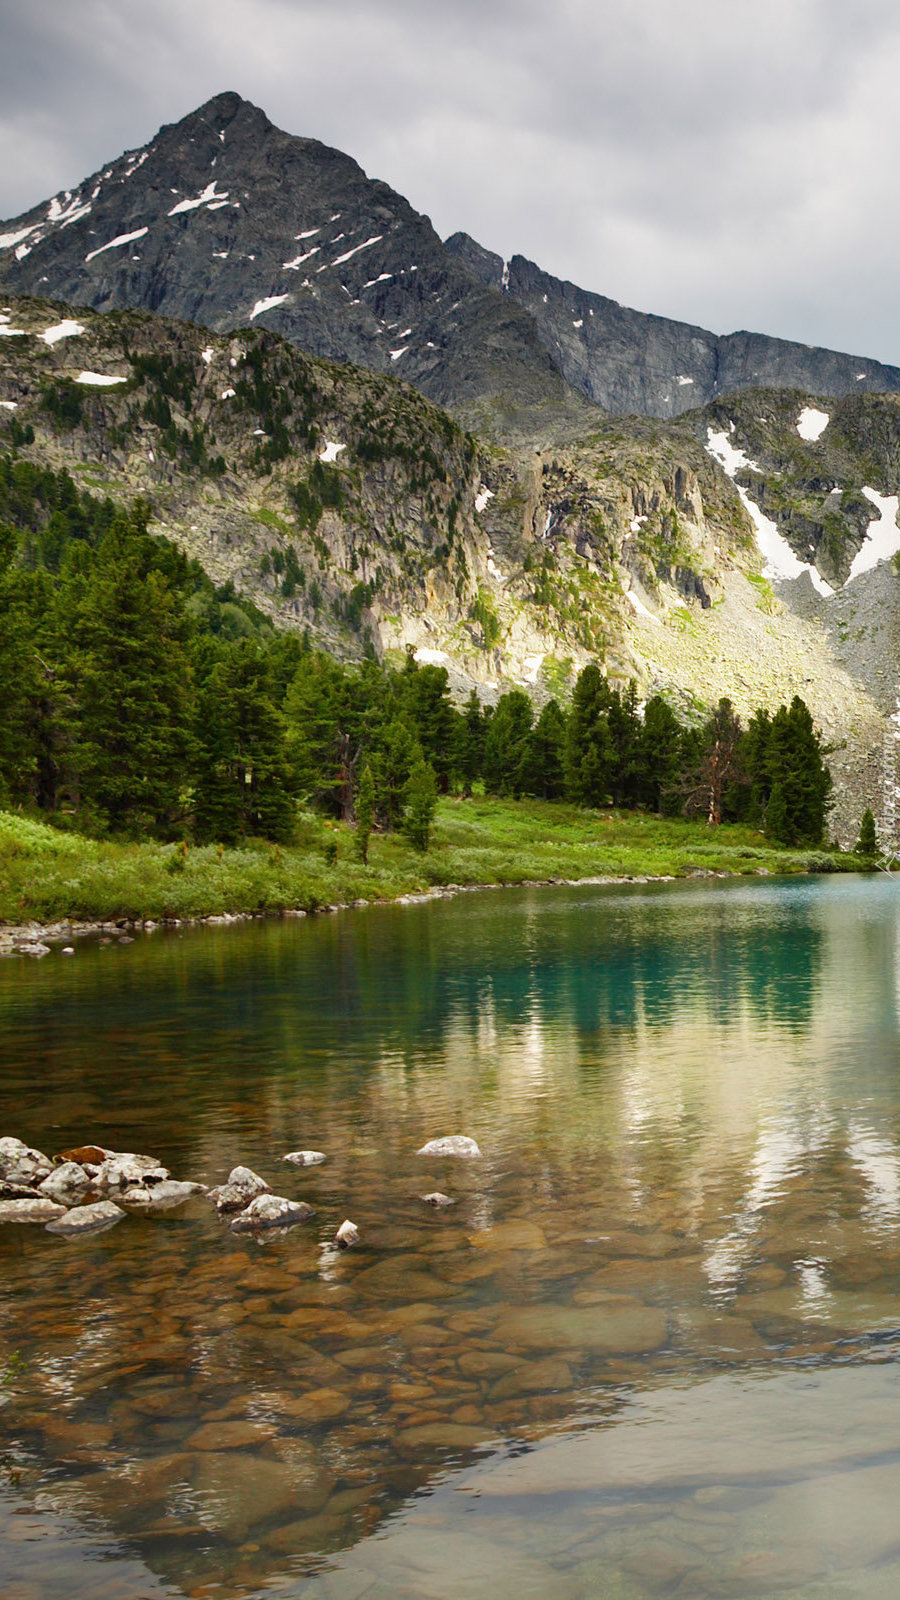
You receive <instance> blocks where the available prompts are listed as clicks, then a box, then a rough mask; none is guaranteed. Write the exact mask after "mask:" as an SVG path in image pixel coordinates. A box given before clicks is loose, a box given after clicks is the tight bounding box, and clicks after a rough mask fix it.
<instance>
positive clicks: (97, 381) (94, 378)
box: [75, 372, 128, 389]
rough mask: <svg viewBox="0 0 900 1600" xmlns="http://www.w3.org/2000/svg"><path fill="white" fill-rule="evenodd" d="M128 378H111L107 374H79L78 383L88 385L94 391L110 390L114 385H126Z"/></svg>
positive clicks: (76, 380)
mask: <svg viewBox="0 0 900 1600" xmlns="http://www.w3.org/2000/svg"><path fill="white" fill-rule="evenodd" d="M127 381H128V380H127V379H126V378H111V377H110V376H109V374H108V373H106V372H79V374H78V377H77V378H76V379H75V382H76V383H84V384H87V385H88V386H89V387H90V388H93V389H110V388H112V386H113V384H114V383H126V382H127Z"/></svg>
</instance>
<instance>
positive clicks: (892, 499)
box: [845, 489, 900, 587]
mask: <svg viewBox="0 0 900 1600" xmlns="http://www.w3.org/2000/svg"><path fill="white" fill-rule="evenodd" d="M863 494H864V495H865V497H866V499H867V500H871V502H872V505H873V506H875V508H876V510H877V512H878V516H877V517H873V518H872V521H871V522H870V523H869V526H868V528H867V529H866V538H865V543H864V544H863V545H862V547H861V548H860V549H859V550H857V552H856V555H855V556H854V557H853V562H852V565H851V567H850V571H849V573H848V574H847V583H852V582H853V579H854V578H858V577H859V575H860V573H861V572H871V571H872V568H873V567H877V566H878V565H879V564H880V562H882V561H890V559H891V557H892V556H895V555H896V554H897V551H898V550H900V529H898V527H897V509H898V505H900V496H898V495H895V494H888V495H884V494H879V493H878V491H877V490H876V489H863ZM845 587H846V585H845Z"/></svg>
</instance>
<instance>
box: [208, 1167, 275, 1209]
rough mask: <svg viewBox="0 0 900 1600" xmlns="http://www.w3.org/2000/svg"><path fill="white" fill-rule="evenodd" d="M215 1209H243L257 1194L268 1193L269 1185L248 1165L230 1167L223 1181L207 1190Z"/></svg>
mask: <svg viewBox="0 0 900 1600" xmlns="http://www.w3.org/2000/svg"><path fill="white" fill-rule="evenodd" d="M207 1192H208V1195H209V1198H210V1200H212V1202H213V1204H214V1206H215V1208H216V1210H217V1211H218V1212H219V1213H220V1214H221V1213H222V1212H223V1211H243V1209H244V1207H245V1206H248V1205H249V1204H250V1201H251V1200H255V1199H256V1198H257V1196H258V1195H263V1194H268V1193H269V1185H268V1184H267V1183H266V1181H265V1179H264V1178H261V1177H260V1176H259V1173H258V1172H254V1171H253V1170H252V1168H250V1167H232V1169H231V1171H230V1172H229V1174H228V1177H227V1179H226V1181H225V1183H222V1184H220V1185H219V1187H218V1188H217V1189H210V1190H208V1191H207Z"/></svg>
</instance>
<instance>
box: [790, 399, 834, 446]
mask: <svg viewBox="0 0 900 1600" xmlns="http://www.w3.org/2000/svg"><path fill="white" fill-rule="evenodd" d="M830 421H831V418H830V417H829V415H828V412H827V411H817V410H816V407H815V406H804V407H803V410H802V411H801V413H800V415H799V417H798V418H797V432H798V433H799V435H800V437H801V439H806V440H807V441H808V442H809V443H810V444H815V442H816V440H817V439H820V438H821V437H822V434H823V433H824V432H825V429H826V428H827V427H828V424H829V422H830Z"/></svg>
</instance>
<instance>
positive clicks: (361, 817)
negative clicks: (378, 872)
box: [356, 762, 375, 867]
mask: <svg viewBox="0 0 900 1600" xmlns="http://www.w3.org/2000/svg"><path fill="white" fill-rule="evenodd" d="M374 821H375V779H374V778H373V777H372V768H371V767H370V766H369V763H368V762H366V763H365V765H364V767H363V769H362V771H361V773H360V775H359V779H358V781H357V785H356V853H357V855H358V856H359V859H360V861H361V862H362V864H363V866H364V867H365V866H368V864H369V840H370V838H371V836H372V826H373V823H374Z"/></svg>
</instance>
